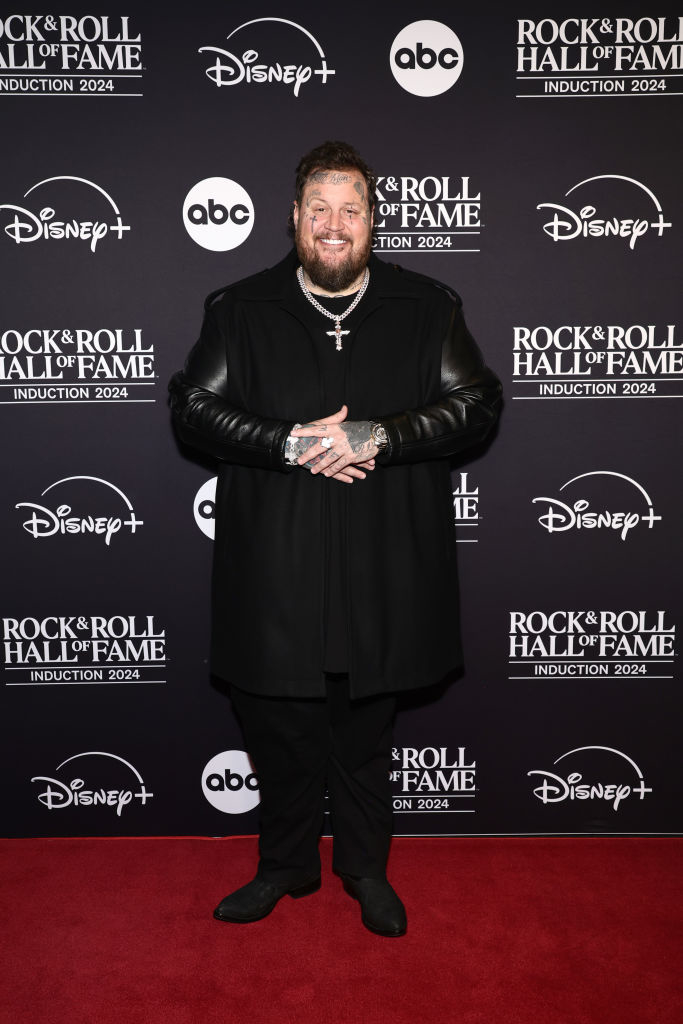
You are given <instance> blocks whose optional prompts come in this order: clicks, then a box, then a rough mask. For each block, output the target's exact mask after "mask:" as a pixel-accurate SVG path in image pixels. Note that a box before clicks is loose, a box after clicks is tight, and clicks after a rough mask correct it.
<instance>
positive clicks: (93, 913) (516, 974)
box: [0, 838, 683, 1024]
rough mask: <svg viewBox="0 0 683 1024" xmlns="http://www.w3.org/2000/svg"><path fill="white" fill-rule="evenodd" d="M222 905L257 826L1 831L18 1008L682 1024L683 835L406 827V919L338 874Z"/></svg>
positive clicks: (231, 1017)
mask: <svg viewBox="0 0 683 1024" xmlns="http://www.w3.org/2000/svg"><path fill="white" fill-rule="evenodd" d="M330 852H331V850H330V843H329V840H325V841H323V865H324V869H323V870H324V875H323V888H322V889H321V891H320V892H319V893H316V894H315V895H313V896H309V897H307V898H305V899H301V900H292V899H289V898H288V897H287V898H285V899H284V900H283V901H282V902H281V903H280V904H278V906H277V908H276V909H275V911H274V912H273V914H272V915H271V916H270V917H268V918H266V919H265V920H263V921H260V922H258V923H256V924H251V925H228V924H221V923H219V922H217V921H214V920H213V919H212V917H211V912H212V910H213V907H214V906H215V904H216V903H218V901H219V900H220V899H221V898H222V897H223V896H224V895H225V894H226V893H227V892H228V891H230V890H231V889H233V888H235V887H236V886H237V885H240V884H242V883H243V882H245V881H248V879H249V878H250V877H251V875H252V874H253V869H254V866H255V860H256V842H255V840H253V839H222V840H220V839H219V840H215V839H192V838H182V839H46V840H38V839H34V840H28V839H27V840H23V839H19V840H5V841H3V842H0V853H1V855H2V875H1V876H0V879H1V880H0V888H1V890H2V895H3V897H4V900H3V904H4V906H5V907H6V908H7V909H6V910H5V913H4V914H3V922H2V923H3V927H2V934H3V944H4V949H3V951H2V964H3V969H4V973H5V974H6V980H5V982H4V985H3V998H2V1006H1V1008H0V1014H1V1015H2V1016H1V1019H2V1021H3V1022H4V1021H7V1022H8V1024H10V1022H11V1024H24V1022H26V1024H162V1022H163V1024H214V1022H215V1024H218V1022H221V1024H224V1022H226V1024H247V1022H249V1024H270V1022H277V1024H313V1022H315V1024H370V1022H385V1021H386V1022H387V1024H389V1022H391V1024H437V1022H438V1024H450V1022H454V1024H456V1022H457V1024H681V1022H682V1021H683V1000H682V998H681V997H682V991H681V946H682V942H681V931H682V929H681V924H682V914H681V909H682V907H683V890H682V882H681V879H682V877H683V873H682V871H681V868H682V867H683V863H682V862H683V840H678V839H587V838H586V839H399V840H395V841H394V845H393V849H392V857H391V865H390V877H391V879H392V881H393V882H394V884H395V886H396V888H397V889H398V890H399V892H400V893H401V895H402V896H403V898H404V900H405V903H406V907H407V910H408V934H407V935H406V936H405V937H404V938H400V939H383V938H380V937H378V936H374V935H372V934H370V933H369V932H367V931H366V930H365V929H364V928H363V927H362V926H361V924H360V917H359V909H358V904H357V903H355V902H354V901H352V900H351V899H350V898H349V897H348V896H347V895H346V894H345V893H344V892H343V890H342V888H341V883H340V881H339V879H337V878H336V877H335V876H333V875H331V874H330Z"/></svg>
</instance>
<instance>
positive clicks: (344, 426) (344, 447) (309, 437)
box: [292, 405, 379, 484]
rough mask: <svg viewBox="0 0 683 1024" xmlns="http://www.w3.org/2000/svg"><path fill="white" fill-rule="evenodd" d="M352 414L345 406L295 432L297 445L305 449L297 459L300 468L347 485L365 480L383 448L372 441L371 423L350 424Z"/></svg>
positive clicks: (363, 421) (361, 421) (352, 422)
mask: <svg viewBox="0 0 683 1024" xmlns="http://www.w3.org/2000/svg"><path fill="white" fill-rule="evenodd" d="M348 412H349V410H348V408H347V406H346V405H342V407H341V409H340V410H339V411H338V412H336V413H334V415H332V416H326V417H325V418H324V419H321V420H315V421H314V422H312V423H304V425H303V426H301V427H296V428H295V429H294V430H292V437H294V438H300V439H301V444H300V445H297V447H301V450H302V453H301V454H300V455H299V457H298V460H297V461H298V463H299V465H300V466H305V467H306V468H307V469H310V471H311V473H314V474H315V473H322V474H323V476H327V477H331V478H334V479H335V480H340V481H341V482H342V483H347V484H351V483H353V481H354V479H357V480H364V479H365V476H366V471H367V470H372V469H374V468H375V455H377V452H378V451H379V449H378V448H377V445H376V444H375V442H374V441H373V439H372V427H371V424H370V422H369V420H348V421H347V419H346V417H347V415H348ZM323 438H325V439H326V443H325V444H323V443H322V439H323ZM330 440H331V442H332V443H331V444H330V443H329V442H330Z"/></svg>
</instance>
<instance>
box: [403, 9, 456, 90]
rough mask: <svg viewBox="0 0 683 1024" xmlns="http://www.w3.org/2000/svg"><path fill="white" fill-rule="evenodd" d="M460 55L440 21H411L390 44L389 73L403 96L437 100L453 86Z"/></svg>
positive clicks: (449, 33)
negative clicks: (407, 94)
mask: <svg viewBox="0 0 683 1024" xmlns="http://www.w3.org/2000/svg"><path fill="white" fill-rule="evenodd" d="M462 62H463V53H462V46H461V45H460V40H459V39H458V37H457V36H456V34H455V32H453V30H452V29H450V28H449V27H448V25H443V24H442V23H441V22H440V21H414V22H413V23H412V25H406V27H405V28H403V29H401V31H400V32H399V34H398V35H397V36H396V38H395V39H394V41H393V43H392V44H391V55H390V58H389V63H390V66H391V71H392V74H393V76H394V78H395V79H396V81H397V82H398V84H399V85H400V86H401V88H403V89H405V90H406V92H412V94H413V95H414V96H438V95H439V94H440V93H442V92H446V91H447V90H448V89H450V88H451V86H452V85H455V83H456V82H457V80H458V79H459V78H460V73H461V71H462Z"/></svg>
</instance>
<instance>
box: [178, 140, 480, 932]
mask: <svg viewBox="0 0 683 1024" xmlns="http://www.w3.org/2000/svg"><path fill="white" fill-rule="evenodd" d="M295 197H296V198H295V201H294V205H293V227H294V229H295V242H296V248H295V250H293V251H292V252H290V253H289V255H287V256H286V257H285V259H284V260H282V262H281V263H279V264H277V265H276V266H275V267H273V268H271V269H268V270H265V271H263V272H262V273H260V274H256V275H254V276H252V277H248V278H247V279H246V280H243V281H240V282H239V283H237V284H234V285H231V286H228V287H226V288H223V289H220V290H219V291H217V292H213V293H212V294H211V295H210V296H209V297H208V299H207V300H206V304H205V317H204V324H203V327H202V331H201V335H200V338H199V341H198V342H197V344H196V345H195V346H194V348H193V349H192V351H191V352H190V355H189V357H188V360H187V363H186V365H185V369H184V371H183V372H182V373H179V374H176V375H175V377H174V378H173V380H172V382H171V403H172V408H173V413H174V419H175V423H176V426H177V430H178V432H179V434H180V437H181V438H182V440H183V441H185V442H186V443H187V444H190V445H193V446H195V447H197V448H198V449H200V450H201V451H202V452H204V453H208V454H209V455H212V456H214V457H215V458H216V459H218V460H219V462H220V470H219V477H218V488H217V497H216V542H215V553H214V572H213V602H212V604H213V640H212V667H213V671H214V672H215V673H216V674H217V675H219V676H221V677H222V678H224V679H226V680H228V681H229V682H230V684H231V699H232V702H233V706H234V708H235V710H236V712H237V715H238V717H239V719H240V723H241V726H242V729H243V731H244V736H245V742H246V747H247V750H248V752H249V754H250V756H251V758H252V760H253V762H254V766H255V769H256V772H257V774H258V778H259V787H260V794H261V802H260V819H259V822H260V839H259V865H258V870H257V874H256V877H255V878H254V879H253V880H252V881H251V882H249V883H248V884H246V885H244V886H242V887H241V888H240V889H238V890H237V891H236V892H234V893H231V894H230V895H229V896H226V897H225V899H223V900H222V901H221V903H220V904H219V905H218V907H217V908H216V910H215V912H214V916H215V917H216V918H217V919H218V920H221V921H229V922H235V923H246V922H250V921H257V920H259V919H261V918H263V917H265V916H266V915H267V914H269V913H270V912H271V911H272V910H273V908H274V907H275V905H276V904H277V902H278V900H280V899H281V898H282V897H283V896H285V895H290V896H293V897H299V896H304V895H307V894H309V893H312V892H314V891H316V890H317V889H318V888H319V887H320V857H319V851H318V840H319V836H320V833H321V830H322V825H323V816H324V810H325V808H324V798H325V790H326V789H327V793H328V797H329V810H330V815H331V823H332V831H333V835H334V846H333V869H334V871H335V872H336V873H337V874H338V875H340V876H341V878H342V881H343V884H344V888H345V889H346V891H347V892H348V893H349V894H350V895H351V896H352V897H353V898H354V899H356V900H358V901H359V903H360V908H361V919H362V922H363V924H364V925H365V926H366V927H367V928H369V929H370V930H371V931H373V932H376V933H378V934H380V935H386V936H399V935H402V934H404V932H405V930H406V914H405V909H404V906H403V904H402V902H401V900H400V899H399V897H398V895H397V894H396V893H395V891H394V889H393V888H392V886H391V885H390V884H389V882H388V880H387V877H386V866H387V857H388V853H389V845H390V840H391V832H392V815H391V795H390V789H389V772H390V768H391V764H390V758H391V740H392V722H393V716H394V712H395V702H396V695H397V693H399V692H401V691H405V690H410V689H414V688H417V687H424V686H428V685H430V684H433V683H435V682H437V681H438V680H440V679H442V678H443V677H444V676H445V675H446V674H447V673H448V672H449V671H450V670H452V669H453V668H455V667H456V666H457V665H458V664H459V661H460V644H459V636H458V607H457V602H458V594H457V582H456V566H455V536H454V522H453V500H452V487H451V480H450V467H449V456H452V455H453V454H455V453H456V452H459V451H461V450H462V449H464V448H466V447H467V446H469V445H472V444H474V443H477V442H479V441H481V440H482V439H483V438H484V437H485V435H486V434H487V433H488V432H489V430H490V429H491V427H492V425H493V423H494V421H495V419H496V416H497V410H498V405H499V394H500V385H499V382H498V380H497V378H496V377H495V376H494V375H493V374H492V373H491V372H490V371H489V370H488V369H487V368H486V367H485V365H484V362H483V360H482V357H481V354H480V352H479V350H478V348H477V346H476V345H475V343H474V341H473V339H472V337H471V335H470V334H469V332H468V330H467V328H466V326H465V322H464V320H463V316H462V312H461V302H460V299H459V298H458V296H457V295H456V294H455V293H454V292H453V291H451V290H450V289H449V288H447V287H446V286H444V285H441V284H438V283H437V282H436V281H433V280H431V279H430V278H427V277H423V276H422V275H420V274H416V273H412V272H410V271H407V270H402V269H401V268H400V267H398V266H395V265H390V264H387V263H384V262H382V261H380V260H379V259H377V257H375V256H374V255H373V254H372V251H371V250H372V228H373V217H374V207H375V179H374V177H373V175H372V172H371V171H370V169H369V167H368V166H367V164H366V163H365V162H364V161H363V159H362V158H361V156H360V155H359V154H358V153H357V152H356V150H355V149H353V147H351V146H349V145H347V144H346V143H342V142H326V143H324V144H323V145H321V146H318V147H317V148H316V149H314V150H312V151H311V152H310V153H308V154H306V156H304V157H303V158H302V160H301V161H300V163H299V166H298V168H297V176H296V187H295Z"/></svg>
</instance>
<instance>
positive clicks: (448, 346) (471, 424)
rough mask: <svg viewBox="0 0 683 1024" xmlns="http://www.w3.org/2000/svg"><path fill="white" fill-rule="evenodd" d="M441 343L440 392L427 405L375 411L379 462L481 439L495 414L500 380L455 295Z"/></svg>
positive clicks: (435, 453)
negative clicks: (382, 439)
mask: <svg viewBox="0 0 683 1024" xmlns="http://www.w3.org/2000/svg"><path fill="white" fill-rule="evenodd" d="M452 299H453V310H452V314H451V318H450V323H449V325H448V330H447V332H446V336H445V338H444V340H443V344H442V348H441V397H440V398H439V400H438V401H437V402H434V403H433V404H431V405H425V406H422V407H421V408H416V409H407V410H405V411H404V412H397V413H394V414H393V415H388V416H377V420H378V421H379V422H380V423H382V424H383V425H384V426H385V427H386V431H387V436H388V438H389V445H388V447H387V448H385V449H384V450H383V451H381V452H380V453H379V455H378V456H377V462H379V463H381V464H382V465H385V466H391V465H399V464H401V463H408V462H422V461H424V460H425V459H436V458H442V457H444V456H449V455H455V454H456V453H457V452H459V451H461V450H462V449H464V448H468V447H469V446H470V445H472V444H476V443H477V442H478V441H481V440H483V438H484V437H486V435H487V433H488V432H489V430H490V429H491V427H492V426H493V425H494V423H495V422H496V420H497V418H498V412H499V409H500V404H501V394H502V387H501V383H500V381H499V380H498V378H497V377H496V375H495V374H494V373H492V372H491V370H489V369H488V367H487V366H486V365H485V364H484V360H483V358H482V355H481V352H480V351H479V349H478V347H477V345H476V342H475V341H474V338H473V337H472V335H471V334H470V333H469V331H468V330H467V326H466V324H465V319H464V317H463V315H462V310H461V308H460V300H459V299H458V298H457V296H455V295H453V296H452Z"/></svg>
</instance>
